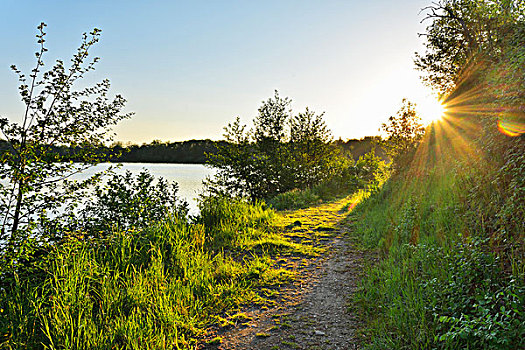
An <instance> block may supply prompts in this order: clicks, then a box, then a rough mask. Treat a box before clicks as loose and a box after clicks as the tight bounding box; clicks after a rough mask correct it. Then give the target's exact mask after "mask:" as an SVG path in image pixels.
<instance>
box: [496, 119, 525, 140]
mask: <svg viewBox="0 0 525 350" xmlns="http://www.w3.org/2000/svg"><path fill="white" fill-rule="evenodd" d="M498 130H499V131H500V132H501V133H502V134H505V135H507V136H511V137H516V136H520V135H522V134H525V123H524V120H523V119H521V118H509V117H508V116H505V115H501V116H500V117H499V118H498Z"/></svg>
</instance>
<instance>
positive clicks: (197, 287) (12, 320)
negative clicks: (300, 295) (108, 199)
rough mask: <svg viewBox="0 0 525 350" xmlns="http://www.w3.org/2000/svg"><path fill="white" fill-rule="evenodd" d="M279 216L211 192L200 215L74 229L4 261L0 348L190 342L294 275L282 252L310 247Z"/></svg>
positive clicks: (175, 346) (263, 299)
mask: <svg viewBox="0 0 525 350" xmlns="http://www.w3.org/2000/svg"><path fill="white" fill-rule="evenodd" d="M278 221H279V218H278V217H277V216H276V214H275V213H274V212H273V211H272V210H268V209H265V208H264V206H263V205H262V204H257V203H256V204H248V203H247V202H245V201H243V200H232V199H226V198H208V199H207V200H205V201H204V202H203V203H202V205H201V217H200V218H199V220H198V222H196V223H188V222H186V220H185V219H180V218H178V217H176V216H172V217H170V218H168V219H166V220H164V221H162V222H158V223H157V224H155V225H152V226H151V227H148V228H146V229H143V230H135V231H134V230H130V231H126V232H113V233H111V234H109V235H108V236H107V237H106V238H103V239H87V238H83V237H82V236H80V235H77V236H75V237H70V238H69V239H68V240H67V241H65V242H63V243H62V244H60V245H54V246H52V247H47V248H46V253H45V254H43V255H42V257H43V258H37V257H33V258H34V259H33V261H32V262H30V261H29V260H24V259H18V260H17V261H11V262H10V264H8V263H7V262H6V264H2V267H3V269H2V271H1V273H2V285H1V286H0V312H1V317H0V334H1V341H0V348H5V349H23V348H32V349H39V348H46V349H64V348H67V349H93V348H99V349H113V348H115V349H118V348H122V349H123V348H126V349H165V348H171V349H179V348H180V349H188V348H193V347H194V346H195V345H196V344H197V341H198V339H199V338H200V337H202V336H203V335H204V333H205V331H206V329H207V328H209V327H210V326H212V325H214V324H220V323H223V322H228V320H227V319H228V318H231V317H234V315H235V312H236V310H237V309H238V308H239V307H240V306H241V305H243V304H246V303H252V304H253V303H266V302H268V300H267V297H266V294H264V293H263V292H261V291H262V290H263V289H262V287H263V286H264V287H269V286H273V285H280V284H282V283H284V282H287V281H289V280H290V279H292V278H293V273H292V272H290V271H288V270H286V269H281V268H279V267H278V266H276V265H274V260H275V258H276V257H277V256H278V255H287V254H300V255H308V254H314V252H313V250H312V249H311V248H310V247H302V246H301V245H299V244H296V243H293V242H291V241H289V240H288V239H287V238H285V237H282V236H281V235H280V234H279V233H277V232H276V231H275V229H274V228H273V227H274V225H276V224H278ZM13 264H14V265H13ZM8 266H9V268H8Z"/></svg>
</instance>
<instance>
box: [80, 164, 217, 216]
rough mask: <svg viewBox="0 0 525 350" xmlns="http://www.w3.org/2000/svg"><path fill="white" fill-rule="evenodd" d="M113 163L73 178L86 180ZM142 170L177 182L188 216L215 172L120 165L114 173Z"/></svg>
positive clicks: (191, 166) (200, 168)
mask: <svg viewBox="0 0 525 350" xmlns="http://www.w3.org/2000/svg"><path fill="white" fill-rule="evenodd" d="M111 165H115V164H113V163H111V164H110V163H101V164H98V165H96V166H94V167H91V168H89V169H87V170H85V171H84V172H82V174H80V175H78V176H75V178H76V179H86V178H88V177H89V176H91V175H93V174H95V173H97V172H100V171H103V170H107V169H108V168H109V167H110V166H111ZM143 169H146V170H148V171H149V173H150V174H151V175H153V176H155V178H158V177H163V178H165V179H166V180H168V181H169V182H173V181H175V182H177V183H178V184H179V192H178V195H179V197H180V198H181V199H184V200H186V201H187V202H188V204H189V207H190V214H193V215H195V214H197V213H198V212H199V211H198V208H197V201H196V200H195V199H196V197H197V195H198V194H199V193H201V192H202V189H203V186H202V181H203V180H204V179H205V178H206V177H208V176H213V175H215V173H216V170H215V169H213V168H210V167H206V166H204V165H202V164H163V163H122V167H120V168H119V169H115V173H117V174H124V173H125V172H126V170H129V171H131V172H132V173H133V174H138V173H140V172H141V171H142V170H143Z"/></svg>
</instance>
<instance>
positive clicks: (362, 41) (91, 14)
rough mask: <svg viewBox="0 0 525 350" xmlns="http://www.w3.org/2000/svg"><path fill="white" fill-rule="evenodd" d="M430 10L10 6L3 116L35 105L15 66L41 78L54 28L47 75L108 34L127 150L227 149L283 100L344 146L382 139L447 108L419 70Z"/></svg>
mask: <svg viewBox="0 0 525 350" xmlns="http://www.w3.org/2000/svg"><path fill="white" fill-rule="evenodd" d="M429 3H430V0H398V1H392V0H367V1H364V0H363V1H357V0H340V1H338V0H275V1H274V0H265V1H248V0H244V1H240V0H239V1H218V0H215V1H212V0H209V1H198V0H197V1H168V0H166V1H155V0H150V1H139V0H136V1H133V0H126V1H120V0H115V1H111V0H103V1H102V0H93V1H84V0H77V1H72V0H61V1H59V0H47V1H36V0H35V1H29V0H27V1H25V0H0V52H1V55H0V116H2V117H7V118H9V119H12V120H17V119H16V118H19V117H20V115H21V113H22V110H23V108H22V107H23V106H22V103H21V102H20V97H19V95H18V90H17V86H18V82H17V78H16V76H15V74H14V73H13V72H11V70H10V69H9V67H10V66H11V65H12V64H16V65H17V66H19V68H22V70H23V71H25V72H27V73H28V74H29V71H30V70H31V68H32V66H33V65H34V52H35V51H36V49H37V45H36V40H35V35H36V33H37V30H36V26H37V25H38V24H39V23H40V22H42V21H43V22H45V23H46V24H47V25H48V26H47V43H46V44H47V48H48V49H49V52H48V53H47V54H46V56H45V62H46V63H47V65H46V67H50V66H51V64H52V63H53V62H54V60H55V59H57V58H61V59H64V60H68V59H69V58H71V56H72V54H73V53H74V52H75V50H76V48H77V47H78V45H79V43H80V40H81V35H82V33H83V32H89V31H91V30H92V29H93V28H94V27H96V28H100V29H102V36H101V40H100V42H99V43H98V44H97V46H96V47H95V48H94V50H93V55H95V56H99V57H100V58H101V61H100V62H99V64H98V65H97V67H96V70H95V71H94V72H92V73H90V76H88V77H87V78H86V83H89V82H95V81H99V80H102V79H104V78H109V80H110V81H111V84H112V86H111V92H112V93H113V94H121V95H123V96H124V97H125V98H126V99H127V100H128V103H127V105H126V109H125V110H126V111H127V112H134V113H135V115H134V116H133V117H132V118H131V119H129V120H125V121H123V122H121V123H120V124H119V125H118V126H117V127H116V128H115V131H116V140H119V141H123V142H133V143H139V144H140V143H143V142H150V141H152V140H154V139H158V140H161V141H182V140H189V139H205V138H209V139H213V140H218V139H221V138H222V133H223V129H222V128H223V127H224V126H225V125H226V124H228V123H229V122H231V121H233V120H234V118H235V117H236V116H240V117H241V119H242V121H243V122H245V123H247V124H250V122H251V120H252V119H253V118H254V117H255V116H256V114H257V108H258V107H259V106H260V105H261V102H262V101H263V100H266V99H268V98H269V97H271V96H273V92H274V90H278V91H279V93H280V95H281V96H288V97H290V98H291V99H292V100H293V104H292V107H293V109H294V111H295V112H300V111H303V110H304V109H305V107H307V106H308V107H309V108H310V109H311V110H314V111H316V112H319V113H320V112H325V113H326V114H325V116H324V119H325V121H326V123H327V125H328V127H329V128H330V129H331V130H332V133H333V135H334V137H335V138H342V139H353V138H362V137H364V136H371V135H377V134H378V133H379V128H380V126H381V123H383V122H385V121H386V120H387V119H388V117H389V116H390V115H393V114H395V112H396V111H397V110H398V109H399V108H400V106H401V100H402V98H404V97H406V98H408V99H409V100H411V101H412V102H415V103H416V104H418V106H419V112H420V113H421V114H422V117H425V116H426V115H429V114H430V112H429V110H431V106H432V105H433V104H434V101H435V100H436V98H435V97H434V96H433V95H432V92H431V90H430V89H429V88H427V87H425V86H424V85H423V84H422V83H421V81H420V79H419V75H420V72H418V71H416V70H415V69H414V64H413V59H414V52H416V51H422V50H424V47H423V39H422V38H420V37H418V33H421V32H423V31H424V29H425V24H424V23H423V24H421V23H420V21H421V20H422V19H423V17H424V15H423V14H421V13H420V10H421V8H423V7H424V6H426V5H428V4H429Z"/></svg>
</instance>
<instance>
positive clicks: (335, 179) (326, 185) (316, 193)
mask: <svg viewBox="0 0 525 350" xmlns="http://www.w3.org/2000/svg"><path fill="white" fill-rule="evenodd" d="M387 174H388V171H387V167H386V165H385V162H384V161H382V160H381V159H380V158H379V157H377V156H376V155H375V152H374V151H373V150H372V151H371V152H369V153H367V154H365V155H364V156H361V157H360V158H359V159H358V160H357V162H355V163H354V164H351V165H348V166H347V167H345V168H344V169H342V171H340V172H339V173H337V174H335V175H333V176H332V177H331V178H329V179H327V180H325V181H323V182H321V183H319V184H317V185H315V186H313V187H311V188H306V189H304V190H298V189H294V190H291V191H288V192H285V193H281V194H279V195H277V196H275V197H273V198H271V199H270V200H269V201H268V204H270V205H271V206H272V207H273V208H275V209H277V210H285V209H299V208H306V207H308V206H311V205H315V204H319V203H321V202H323V201H329V200H332V199H334V198H338V197H341V196H345V195H347V194H348V193H353V192H356V191H358V190H367V191H373V190H375V189H377V188H378V187H379V186H380V185H382V184H383V182H384V181H385V180H386V177H387Z"/></svg>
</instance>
